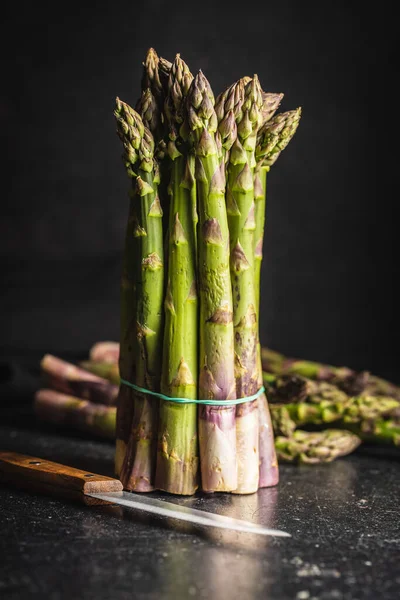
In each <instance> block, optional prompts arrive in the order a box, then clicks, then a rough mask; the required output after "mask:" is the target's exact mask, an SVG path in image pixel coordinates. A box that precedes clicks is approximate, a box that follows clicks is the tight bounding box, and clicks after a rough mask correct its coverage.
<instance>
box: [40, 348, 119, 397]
mask: <svg viewBox="0 0 400 600" xmlns="http://www.w3.org/2000/svg"><path fill="white" fill-rule="evenodd" d="M40 370H41V374H42V378H43V380H44V383H45V384H46V386H47V387H52V388H54V389H55V390H58V391H59V392H63V393H65V394H70V395H72V396H78V397H79V398H83V399H85V400H91V401H92V402H99V403H101V404H115V402H116V398H117V394H118V387H117V386H116V385H114V384H112V383H110V382H109V381H107V379H104V378H103V377H98V376H96V375H94V374H92V373H89V372H88V371H85V370H83V369H81V368H79V367H77V366H76V365H73V364H71V363H69V362H67V361H65V360H62V359H61V358H57V357H56V356H53V355H52V354H46V355H45V356H44V357H43V358H42V360H41V362H40Z"/></svg>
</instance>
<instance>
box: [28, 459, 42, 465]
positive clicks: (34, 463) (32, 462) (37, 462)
mask: <svg viewBox="0 0 400 600" xmlns="http://www.w3.org/2000/svg"><path fill="white" fill-rule="evenodd" d="M29 464H30V465H41V464H42V463H41V462H39V461H37V460H31V461H30V462H29Z"/></svg>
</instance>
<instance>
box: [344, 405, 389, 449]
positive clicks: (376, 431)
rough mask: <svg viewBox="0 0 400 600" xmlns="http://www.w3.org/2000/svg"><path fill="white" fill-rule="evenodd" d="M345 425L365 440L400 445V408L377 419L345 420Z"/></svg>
mask: <svg viewBox="0 0 400 600" xmlns="http://www.w3.org/2000/svg"><path fill="white" fill-rule="evenodd" d="M343 427H345V428H348V429H350V430H351V431H353V432H354V433H356V434H357V435H358V436H359V437H360V438H361V439H362V440H363V441H366V442H372V443H374V444H385V445H387V444H390V445H393V446H400V408H394V409H393V410H390V411H388V412H387V413H385V414H384V415H382V416H379V417H377V418H375V419H364V420H362V421H360V422H354V421H349V420H344V421H343Z"/></svg>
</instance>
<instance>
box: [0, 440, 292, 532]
mask: <svg viewBox="0 0 400 600" xmlns="http://www.w3.org/2000/svg"><path fill="white" fill-rule="evenodd" d="M0 481H2V482H6V483H11V484H13V485H16V486H18V487H23V488H25V489H29V490H32V491H37V492H45V493H49V494H51V495H57V496H62V497H65V498H70V499H76V500H80V501H83V502H84V503H85V504H89V505H90V504H119V505H122V506H127V507H130V508H133V509H135V510H140V511H144V512H147V513H151V514H155V515H159V516H161V517H169V518H173V519H179V520H181V521H188V522H190V523H193V524H195V525H200V526H206V527H219V528H222V529H230V530H234V531H238V532H246V533H255V534H260V535H271V536H279V537H291V536H290V534H289V533H287V532H286V531H281V530H279V529H271V528H268V527H264V526H263V525H259V524H257V523H252V522H251V521H244V520H241V519H233V518H231V517H228V516H225V515H219V514H215V513H210V512H207V511H203V510H198V509H196V508H192V507H189V506H182V505H180V504H175V503H173V502H167V501H165V500H160V499H158V498H153V497H151V496H144V495H142V494H135V493H132V492H124V491H123V486H122V483H121V482H120V481H119V480H118V479H113V478H112V477H106V476H104V475H97V474H96V473H91V472H88V471H82V470H81V469H75V468H73V467H68V466H65V465H61V464H59V463H55V462H52V461H48V460H45V459H42V458H36V457H33V456H27V455H23V454H17V453H15V452H0Z"/></svg>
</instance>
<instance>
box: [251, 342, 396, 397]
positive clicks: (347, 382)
mask: <svg viewBox="0 0 400 600" xmlns="http://www.w3.org/2000/svg"><path fill="white" fill-rule="evenodd" d="M261 358H262V364H263V369H264V371H266V372H269V373H275V374H277V375H281V374H297V375H302V376H304V377H307V378H309V379H315V380H317V381H327V382H329V383H331V384H332V385H336V386H337V387H338V388H340V389H341V390H343V391H344V392H345V393H347V394H348V395H350V396H355V395H357V394H361V393H362V392H364V391H368V390H367V386H368V383H369V380H370V376H369V373H367V372H366V371H362V372H357V371H353V370H352V369H348V368H347V367H333V366H331V365H325V364H321V363H317V362H312V361H307V360H297V359H295V358H286V357H285V356H283V354H279V353H278V352H274V351H273V350H270V349H269V348H262V352H261ZM371 395H372V394H371ZM381 395H392V394H381Z"/></svg>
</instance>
